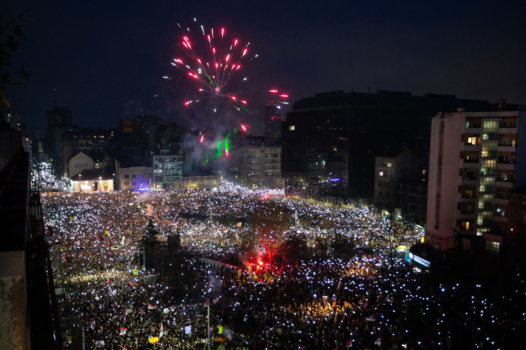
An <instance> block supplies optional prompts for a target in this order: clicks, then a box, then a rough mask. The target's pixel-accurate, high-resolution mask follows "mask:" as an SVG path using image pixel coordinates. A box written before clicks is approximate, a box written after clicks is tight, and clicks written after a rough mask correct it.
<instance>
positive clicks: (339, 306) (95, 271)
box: [43, 183, 524, 349]
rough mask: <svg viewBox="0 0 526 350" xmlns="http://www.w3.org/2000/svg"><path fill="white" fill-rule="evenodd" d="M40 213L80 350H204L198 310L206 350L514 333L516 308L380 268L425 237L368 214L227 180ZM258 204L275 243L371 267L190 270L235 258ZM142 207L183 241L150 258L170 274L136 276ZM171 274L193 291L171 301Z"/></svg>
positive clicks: (321, 264)
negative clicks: (273, 225)
mask: <svg viewBox="0 0 526 350" xmlns="http://www.w3.org/2000/svg"><path fill="white" fill-rule="evenodd" d="M43 202H44V204H45V210H46V216H47V221H46V224H47V225H48V226H49V227H50V228H51V230H52V232H53V240H54V241H55V243H56V244H55V245H54V246H53V247H52V249H53V256H54V261H55V264H54V270H55V271H54V272H55V276H57V277H58V278H56V280H57V281H58V282H60V283H64V285H66V286H68V288H69V291H68V294H67V295H65V296H63V297H61V298H60V300H59V302H60V307H61V318H62V319H63V320H64V321H63V322H64V327H63V328H64V340H65V344H66V346H69V347H72V348H73V347H74V346H75V344H76V343H75V341H78V336H79V334H81V333H80V330H81V329H84V341H85V343H86V344H87V348H98V349H123V348H125V349H144V348H149V347H152V348H156V349H195V348H203V346H204V344H203V343H204V341H205V339H206V337H207V317H206V314H207V310H206V308H205V307H203V303H204V302H206V301H208V302H209V303H210V304H211V307H210V309H211V311H210V313H211V316H210V325H211V327H212V330H213V331H212V337H213V338H215V339H216V342H214V344H213V348H214V349H215V348H217V347H218V345H219V344H223V346H224V347H225V348H228V349H270V348H273V349H278V348H279V349H302V348H304V349H343V348H345V347H352V348H354V349H372V348H385V349H391V348H393V349H399V348H402V347H403V348H429V349H433V348H437V349H438V348H479V347H480V348H503V344H505V342H506V336H508V335H510V334H514V332H520V331H521V330H522V327H523V326H522V323H521V321H520V320H522V317H524V315H522V314H520V313H519V311H518V310H519V309H518V308H516V306H517V303H518V302H519V301H518V300H520V298H519V299H517V298H516V297H511V298H507V299H505V300H501V299H497V298H496V295H498V294H494V295H495V296H494V297H488V295H489V294H488V293H482V289H481V288H480V289H478V290H476V292H471V289H470V288H468V286H457V285H455V286H436V285H433V284H432V283H431V282H429V281H427V280H426V276H425V275H422V274H421V273H418V272H416V271H414V270H413V268H412V267H411V266H410V265H408V264H407V263H405V262H404V261H403V259H401V258H400V257H395V258H394V259H392V255H391V253H392V251H393V249H394V248H395V247H396V246H397V245H398V244H407V245H411V244H413V243H415V242H418V241H419V240H420V237H421V235H422V234H423V232H422V231H420V230H418V229H411V230H409V229H407V230H401V231H400V229H399V228H395V226H393V225H391V224H390V223H389V222H388V221H387V222H386V221H385V220H384V219H382V218H381V217H380V216H378V215H376V213H375V212H374V208H370V207H367V206H360V207H355V208H354V207H353V208H351V209H343V208H327V207H324V206H321V205H317V204H313V203H307V202H303V201H298V200H293V199H290V198H283V196H282V193H281V192H280V191H264V190H253V189H247V188H245V187H241V186H236V185H232V184H228V183H226V184H224V186H223V187H222V188H220V189H218V190H217V191H213V192H196V191H190V192H183V191H174V192H158V193H141V194H134V193H125V192H113V193H100V194H79V193H69V192H68V193H63V194H62V195H56V194H55V195H48V196H45V197H44V199H43ZM263 205H265V206H275V207H277V208H279V210H281V212H287V213H288V214H289V215H290V216H291V218H292V221H291V227H290V228H288V230H287V234H289V235H295V234H298V233H301V235H302V237H306V240H307V242H308V245H309V247H311V248H312V247H314V245H315V244H316V242H317V241H318V242H319V240H320V238H321V239H322V240H324V241H325V242H327V243H329V245H328V247H330V243H331V242H333V241H336V240H339V241H342V240H343V241H352V242H354V243H355V244H357V245H360V246H367V247H371V248H372V249H374V251H375V256H371V257H369V258H363V259H362V258H361V257H357V258H353V259H351V260H349V259H341V258H337V257H335V256H333V255H332V254H331V252H330V250H329V251H328V252H326V253H328V254H323V255H322V256H316V255H314V256H311V257H310V258H309V259H303V260H299V259H298V260H296V261H294V262H290V263H274V264H272V265H268V264H265V263H262V264H256V266H252V268H251V269H250V271H249V270H248V269H246V268H242V267H243V266H244V265H243V264H238V265H237V266H239V268H227V269H224V268H220V269H214V268H212V267H210V266H207V265H205V264H204V263H203V262H202V261H200V260H199V258H201V257H208V258H214V259H215V260H220V261H221V260H222V261H226V262H230V261H227V260H230V259H232V257H233V256H234V257H235V256H236V255H237V256H240V255H239V253H240V250H239V247H240V245H241V243H242V238H243V236H244V234H245V233H246V231H247V230H250V227H251V221H250V217H251V213H253V212H254V211H257V210H258V208H259V207H262V206H263ZM150 206H151V209H150V210H151V214H152V217H153V218H152V221H153V222H154V223H155V225H156V229H157V230H158V232H159V239H160V241H161V242H166V241H167V239H168V236H170V235H172V234H174V233H179V235H180V237H181V245H182V248H181V250H180V251H166V248H159V252H158V255H159V256H161V255H162V256H163V259H166V263H167V264H168V263H169V262H175V261H177V266H170V267H168V266H166V268H165V266H163V267H162V268H159V267H157V269H156V270H154V269H153V268H151V267H150V268H148V269H146V270H144V271H143V268H142V266H141V265H140V259H139V255H140V254H138V246H137V244H138V243H139V242H140V240H141V238H142V237H143V236H144V235H145V234H146V232H147V225H148V221H149V219H150V218H149V217H148V216H147V214H148V213H147V211H148V209H147V208H149V207H150ZM210 219H211V220H210ZM241 220H242V221H243V225H239V224H238V222H240V221H241ZM259 248H262V247H259ZM162 249H164V251H161V250H162ZM259 251H261V254H264V253H265V251H264V249H260V250H259ZM238 260H241V259H240V258H238ZM183 275H184V277H186V276H187V275H190V276H191V277H188V278H189V280H188V281H191V283H187V284H186V285H185V286H184V288H183V289H184V290H183V291H181V290H174V284H173V283H171V282H172V281H173V279H176V278H179V279H180V278H182V277H183ZM146 276H153V277H149V278H145V277H146ZM470 293H472V294H470ZM517 293H518V294H520V293H523V291H517ZM491 295H493V294H491ZM517 297H518V295H517ZM508 299H509V300H508ZM519 306H520V307H522V306H523V305H519ZM445 310H451V311H447V312H446V311H445Z"/></svg>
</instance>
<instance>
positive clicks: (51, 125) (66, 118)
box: [47, 106, 72, 169]
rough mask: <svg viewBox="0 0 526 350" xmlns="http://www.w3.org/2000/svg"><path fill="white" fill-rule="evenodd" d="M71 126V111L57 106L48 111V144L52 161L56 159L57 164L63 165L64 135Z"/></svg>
mask: <svg viewBox="0 0 526 350" xmlns="http://www.w3.org/2000/svg"><path fill="white" fill-rule="evenodd" d="M71 126H72V116H71V111H70V110H69V109H66V108H59V107H57V106H55V107H53V109H52V110H51V111H47V144H48V150H49V155H50V157H52V159H53V158H55V164H59V165H60V163H62V145H61V141H62V134H64V132H65V131H67V130H69V129H70V128H71ZM57 169H59V168H57Z"/></svg>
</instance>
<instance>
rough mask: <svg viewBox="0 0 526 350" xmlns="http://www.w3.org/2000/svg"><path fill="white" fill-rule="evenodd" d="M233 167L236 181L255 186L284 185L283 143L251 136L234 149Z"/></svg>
mask: <svg viewBox="0 0 526 350" xmlns="http://www.w3.org/2000/svg"><path fill="white" fill-rule="evenodd" d="M232 156H233V162H232V163H231V169H232V170H233V173H234V174H235V175H234V176H235V178H234V180H235V181H236V182H239V183H242V184H245V185H247V186H250V187H253V188H259V187H276V186H283V181H282V179H281V145H279V144H278V143H277V142H275V141H274V140H272V139H265V138H255V137H253V138H250V140H248V141H245V142H243V143H241V142H240V143H237V144H236V145H235V147H234V148H233V151H232Z"/></svg>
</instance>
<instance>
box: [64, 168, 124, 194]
mask: <svg viewBox="0 0 526 350" xmlns="http://www.w3.org/2000/svg"><path fill="white" fill-rule="evenodd" d="M71 184H72V186H73V192H83V193H96V192H113V190H114V189H113V176H112V175H110V174H106V173H103V172H102V171H100V170H84V171H82V172H81V173H80V174H77V175H75V176H72V177H71Z"/></svg>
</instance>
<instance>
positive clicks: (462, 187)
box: [426, 106, 526, 250]
mask: <svg viewBox="0 0 526 350" xmlns="http://www.w3.org/2000/svg"><path fill="white" fill-rule="evenodd" d="M499 107H500V108H501V109H502V110H499V111H491V112H466V111H463V110H462V109H459V110H458V111H457V112H453V113H445V112H441V113H439V114H438V115H437V116H436V117H434V118H433V121H432V127H431V149H430V161H429V187H428V193H429V195H428V202H427V227H426V229H427V234H429V235H430V236H433V237H435V238H436V239H441V240H442V242H441V244H442V245H443V246H450V245H452V243H453V239H452V236H453V234H454V232H453V230H452V229H455V230H458V231H459V232H460V233H463V234H464V237H470V236H473V237H478V238H479V241H481V242H483V243H482V245H484V246H486V247H489V248H490V249H491V250H498V246H499V244H500V243H501V241H502V237H500V236H499V235H498V234H495V233H496V232H500V231H501V230H500V229H496V228H497V227H500V228H502V227H506V226H507V222H508V215H509V211H508V205H509V199H510V198H509V194H510V192H512V191H513V190H514V189H516V188H520V187H522V186H524V185H525V184H526V161H525V160H524V157H525V155H526V142H524V140H526V109H525V110H522V108H521V107H514V108H513V109H514V110H505V109H506V108H505V107H504V106H499ZM472 241H473V242H474V240H472ZM488 242H493V243H488ZM479 246H480V244H479ZM496 247H497V248H496Z"/></svg>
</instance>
